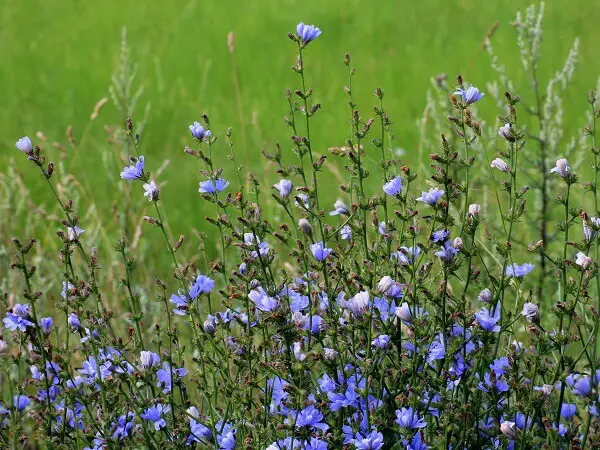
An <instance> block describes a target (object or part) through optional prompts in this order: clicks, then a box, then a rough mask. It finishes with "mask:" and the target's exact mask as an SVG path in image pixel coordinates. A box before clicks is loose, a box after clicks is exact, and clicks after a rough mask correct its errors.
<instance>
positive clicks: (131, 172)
mask: <svg viewBox="0 0 600 450" xmlns="http://www.w3.org/2000/svg"><path fill="white" fill-rule="evenodd" d="M131 161H132V162H133V163H134V164H133V165H131V166H128V167H125V169H123V172H121V178H123V179H124V180H136V179H138V178H142V176H143V174H144V157H143V156H140V157H139V158H137V159H135V158H132V159H131Z"/></svg>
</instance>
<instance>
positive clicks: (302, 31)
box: [296, 22, 321, 45]
mask: <svg viewBox="0 0 600 450" xmlns="http://www.w3.org/2000/svg"><path fill="white" fill-rule="evenodd" d="M296 33H298V37H299V38H300V39H301V40H302V43H303V44H304V45H308V43H309V42H311V41H314V40H315V39H316V38H318V37H319V36H320V35H321V30H320V29H319V28H317V27H316V26H314V25H305V24H304V23H302V22H300V23H299V24H298V26H296Z"/></svg>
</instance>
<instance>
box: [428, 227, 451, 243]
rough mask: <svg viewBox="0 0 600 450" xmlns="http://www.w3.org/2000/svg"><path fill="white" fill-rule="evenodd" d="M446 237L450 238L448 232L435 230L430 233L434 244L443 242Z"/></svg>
mask: <svg viewBox="0 0 600 450" xmlns="http://www.w3.org/2000/svg"><path fill="white" fill-rule="evenodd" d="M448 236H450V231H449V230H445V229H444V230H437V231H434V232H433V233H431V240H432V241H433V242H435V243H438V242H445V241H446V239H448Z"/></svg>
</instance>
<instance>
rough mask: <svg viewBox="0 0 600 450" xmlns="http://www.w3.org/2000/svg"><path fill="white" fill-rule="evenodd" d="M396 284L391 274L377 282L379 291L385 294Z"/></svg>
mask: <svg viewBox="0 0 600 450" xmlns="http://www.w3.org/2000/svg"><path fill="white" fill-rule="evenodd" d="M393 285H394V280H393V279H392V277H390V276H387V275H386V276H385V277H383V278H382V279H381V280H379V283H377V292H379V293H380V294H385V293H386V292H387V291H389V290H390V288H391V287H392V286H393Z"/></svg>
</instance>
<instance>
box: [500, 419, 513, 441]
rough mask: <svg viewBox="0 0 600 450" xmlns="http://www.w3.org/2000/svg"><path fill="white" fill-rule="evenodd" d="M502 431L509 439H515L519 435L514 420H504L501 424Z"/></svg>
mask: <svg viewBox="0 0 600 450" xmlns="http://www.w3.org/2000/svg"><path fill="white" fill-rule="evenodd" d="M500 431H501V432H502V434H503V435H504V436H506V437H507V438H509V439H514V438H516V437H517V428H516V425H515V423H514V422H509V421H505V422H502V423H501V424H500Z"/></svg>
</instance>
